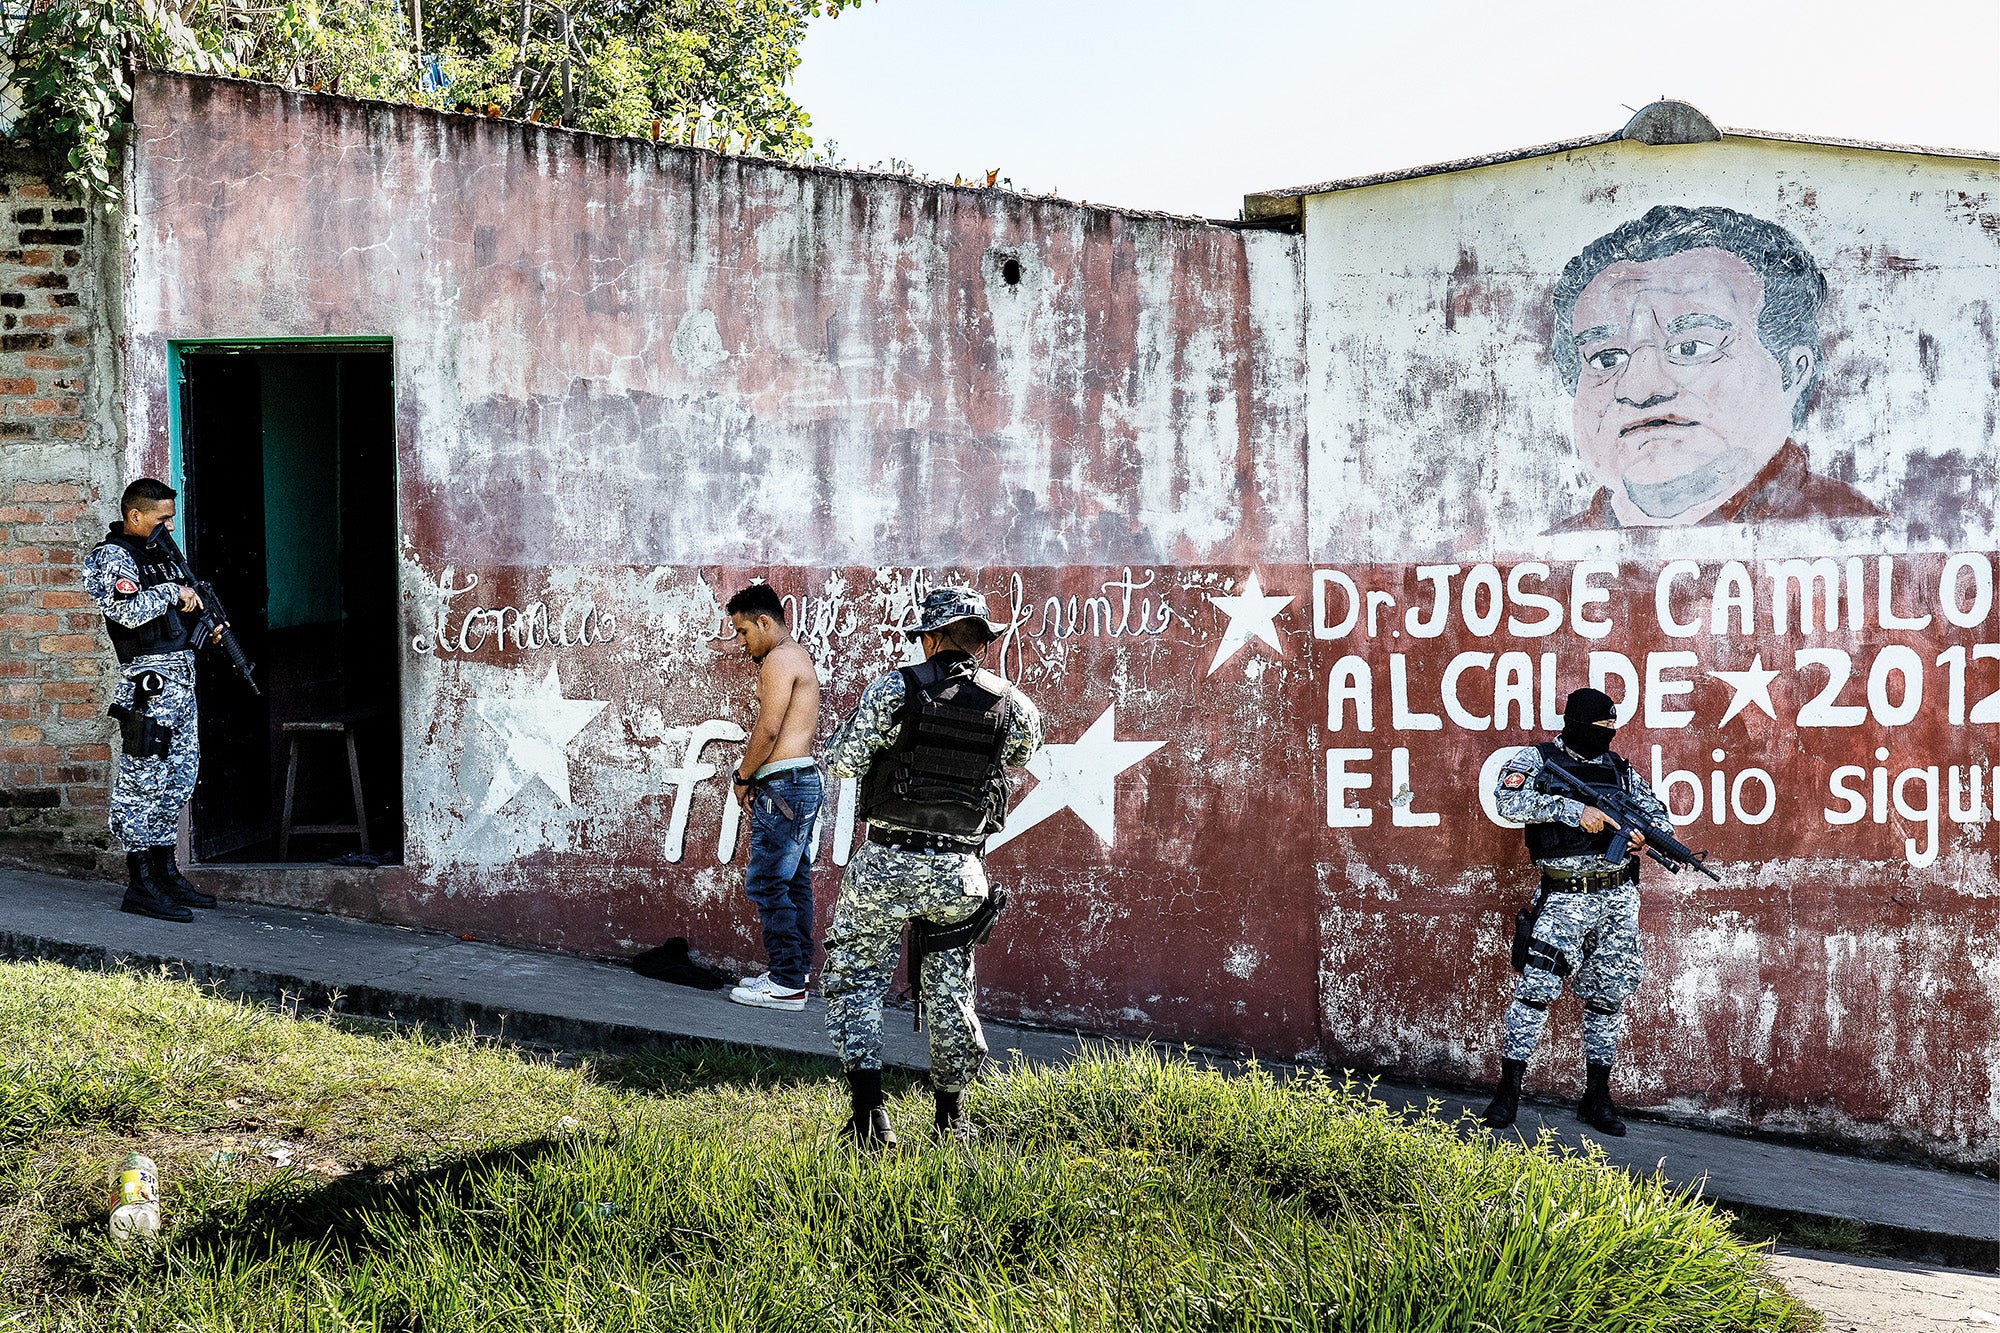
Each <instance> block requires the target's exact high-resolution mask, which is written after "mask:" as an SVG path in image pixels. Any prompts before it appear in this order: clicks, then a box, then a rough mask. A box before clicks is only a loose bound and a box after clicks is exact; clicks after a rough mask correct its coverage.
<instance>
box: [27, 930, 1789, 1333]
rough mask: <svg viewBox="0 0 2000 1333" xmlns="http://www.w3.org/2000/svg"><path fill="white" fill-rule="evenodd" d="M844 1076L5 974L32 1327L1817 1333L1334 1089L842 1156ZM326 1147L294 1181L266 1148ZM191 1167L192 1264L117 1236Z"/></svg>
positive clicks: (1697, 1265) (1659, 1243) (1749, 1276)
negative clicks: (156, 1172)
mask: <svg viewBox="0 0 2000 1333" xmlns="http://www.w3.org/2000/svg"><path fill="white" fill-rule="evenodd" d="M834 1074H835V1070H834V1068H833V1066H832V1065H831V1064H830V1063H826V1062H818V1061H812V1060H803V1059H793V1058H783V1057H775V1056H767V1055H763V1054H759V1053H755V1052H747V1051H743V1050H739V1049H735V1048H729V1047H722V1046H715V1045H695V1046H688V1047H685V1048H680V1049H675V1050H670V1051H659V1052H652V1053H648V1054H644V1055H639V1056H633V1057H629V1058H623V1059H611V1058H598V1059H590V1060H582V1061H578V1060H567V1059H561V1058H551V1057H549V1056H547V1055H540V1056H538V1055H535V1054H532V1053H527V1052H522V1051H519V1050H516V1049H512V1048H508V1047H505V1046H501V1045H498V1044H495V1043H492V1042H485V1041H481V1040H477V1039H473V1038H467V1037H456V1038H448V1039H441V1038H438V1037H436V1036H427V1035H425V1034H422V1033H413V1032H403V1031H383V1030H366V1029H360V1028H355V1027H351V1026H347V1025H343V1024H342V1023H340V1022H338V1021H335V1020H329V1019H326V1018H324V1017H312V1016H305V1017H299V1016H293V1015H287V1014H283V1013H280V1012H277V1011H274V1010H270V1009H266V1008H260V1007H255V1006H249V1005H243V1004H237V1003H233V1002H229V1001H226V1000H221V999H217V998H215V997H214V996H212V995H210V994H208V993H206V992H204V991H202V990H200V989H198V988H195V987H192V986H189V985H186V984H184V983H180V982H176V981H173V980H170V979H168V978H165V977H160V976H152V977H135V976H130V975H122V974H112V975H99V974H90V973H80V972H75V971H71V970H68V969H65V968H62V967H58V966H54V965H50V964H21V965H0V1330H9V1331H11V1330H13V1329H15V1328H21V1329H36V1330H41V1329H50V1330H54V1329H78V1330H82V1329H92V1330H95V1329H121V1330H144V1329H161V1330H167V1329H173V1330H216V1331H218V1333H219V1331H221V1330H229V1333H249V1331H250V1330H265V1329H269V1330H288V1331H289V1330H299V1329H327V1330H335V1329H339V1330H353V1329H368V1330H423V1331H424V1333H436V1331H439V1330H467V1331H468V1333H469V1331H471V1330H479V1331H480V1333H486V1331H487V1330H516V1329H519V1330H531V1329H532V1330H543V1329H547V1330H557V1329H563V1330H568V1329H607V1330H608V1329H703V1330H707V1329H715V1330H744V1331H745V1333H748V1331H750V1330H757V1331H759V1333H790V1331H792V1330H820V1329H828V1330H831V1329H867V1330H903V1329H907V1330H918V1329H923V1330H932V1329H1037V1330H1039V1329H1127V1328H1160V1329H1216V1330H1222V1329H1339V1330H1371V1331H1372V1330H1379V1331H1381V1333H1390V1331H1394V1333H1404V1331H1406V1330H1408V1331H1411V1333H1415V1331H1417V1330H1494V1331H1495V1333H1499V1331H1501V1330H1505V1331H1506V1333H1535V1331H1536V1330H1548V1331H1549V1333H1557V1331H1561V1333H1582V1331H1584V1330H1620V1331H1621V1333H1668V1331H1669V1330H1689V1331H1690V1333H1693V1331H1695V1330H1699V1331H1700V1333H1717V1331H1719V1330H1739V1329H1740V1330H1752V1329H1756V1330H1766V1329H1768V1330H1781V1329H1801V1328H1809V1327H1811V1326H1813V1324H1814V1322H1815V1320H1814V1316H1812V1315H1810V1314H1809V1313H1808V1312H1806V1311H1804V1310H1802V1309H1801V1308H1800V1307H1798V1306H1795V1305H1794V1304H1793V1303H1792V1302H1791V1301H1790V1299H1789V1298H1788V1297H1787V1296H1785V1294H1784V1293H1783V1291H1782V1289H1781V1288H1779V1286H1778V1285H1777V1284H1776V1282H1775V1280H1774V1279H1772V1278H1771V1277H1769V1276H1768V1275H1767V1273H1766V1272H1765V1269H1764V1266H1763V1263H1762V1260H1761V1258H1760V1257H1759V1255H1758V1254H1757V1252H1756V1251H1755V1250H1754V1249H1753V1248H1751V1247H1747V1246H1745V1245H1744V1244H1743V1243H1742V1242H1740V1241H1739V1240H1738V1239H1736V1238H1735V1237H1734V1236H1733V1235H1732V1234H1731V1232H1730V1229H1729V1222H1728V1218H1727V1216H1726V1215H1724V1214H1721V1213H1718V1212H1716V1211H1714V1210H1713V1209H1711V1208H1709V1207H1708V1206H1706V1205H1704V1204H1702V1203H1700V1202H1699V1201H1696V1200H1693V1199H1690V1198H1689V1197H1687V1196H1686V1195H1684V1194H1680V1193H1676V1192H1675V1191H1673V1190H1672V1189H1670V1188H1669V1187H1667V1186H1665V1185H1664V1184H1662V1183H1660V1182H1658V1181H1641V1180H1634V1179H1632V1178H1631V1177H1629V1176H1628V1175H1626V1174H1625V1173H1623V1172H1621V1171H1619V1170H1617V1169H1615V1168H1612V1167H1609V1166H1607V1165H1605V1164H1604V1163H1602V1162H1601V1161H1599V1160H1596V1159H1594V1158H1587V1157H1577V1156H1573V1155H1564V1154H1561V1153H1559V1152H1557V1151H1554V1150H1550V1149H1535V1150H1529V1149H1525V1148H1523V1147H1521V1146H1520V1145H1518V1144H1516V1145H1514V1146H1506V1145H1503V1144H1500V1143H1496V1142H1494V1141H1492V1140H1490V1139H1487V1138H1485V1137H1484V1136H1478V1135H1462V1134H1460V1133H1459V1132H1457V1131H1455V1130H1454V1128H1453V1127H1451V1126H1449V1125H1444V1124H1441V1123H1439V1122H1437V1121H1435V1120H1430V1119H1425V1118H1421V1117H1416V1118H1409V1117H1403V1116H1399V1115H1397V1114H1395V1113H1392V1112H1391V1111H1389V1110H1388V1109H1387V1108H1386V1107H1384V1106H1383V1105H1382V1104H1381V1103H1379V1102H1375V1101H1372V1100H1369V1099H1367V1098H1365V1097H1363V1096H1361V1095H1360V1093H1359V1092H1358V1091H1357V1090H1355V1089H1352V1088H1349V1087H1345V1086H1343V1085H1341V1084H1338V1083H1335V1082H1331V1081H1329V1080H1327V1079H1325V1078H1320V1077H1310V1078H1298V1079H1288V1080H1285V1081H1282V1082H1280V1081H1277V1080H1274V1079H1272V1078H1270V1077H1268V1076H1266V1075H1264V1074H1261V1073H1257V1072H1254V1071H1253V1072H1252V1073H1251V1074H1249V1075H1248V1076H1243V1077H1235V1078H1225V1077H1223V1076H1221V1075H1218V1074H1215V1073H1212V1072H1208V1071H1204V1070H1200V1069H1197V1068H1195V1067H1193V1066H1191V1065H1189V1064H1187V1063H1184V1062H1180V1061H1175V1060H1163V1059H1159V1058H1156V1057H1151V1056H1147V1055H1131V1056H1123V1057H1120V1056H1111V1055H1106V1056H1102V1057H1098V1058H1093V1059H1089V1060H1086V1061H1084V1062H1081V1063H1078V1064H1075V1065H1071V1066H1067V1067H1064V1068H1060V1069H1044V1070H1030V1069H1025V1068H1013V1069H1007V1070H1003V1071H1000V1072H999V1073H998V1074H997V1075H995V1076H992V1077H990V1078H989V1079H988V1080H987V1081H984V1082H982V1083H981V1084H980V1086H979V1087H978V1088H977V1089H975V1090H974V1092H973V1093H972V1095H971V1096H970V1097H969V1098H968V1106H969V1107H970V1109H971V1111H972V1113H973V1116H974V1119H975V1120H976V1121H977V1122H978V1123H979V1125H980V1128H981V1130H982V1138H981V1139H980V1141H979V1143H978V1145H977V1146H975V1147H972V1148H964V1147H958V1146H954V1147H951V1148H938V1147H931V1146H929V1145H928V1143H927V1142H924V1143H923V1146H920V1147H919V1146H913V1145H914V1143H915V1142H917V1141H920V1140H922V1138H923V1130H924V1129H925V1127H926V1126H927V1123H928V1113H929V1105H930V1099H929V1097H928V1096H927V1095H926V1094H925V1093H924V1091H923V1090H922V1088H921V1086H920V1085H916V1084H912V1083H910V1082H908V1081H901V1082H899V1083H898V1084H897V1085H896V1086H897V1095H896V1096H895V1097H894V1099H893V1100H892V1102H891V1108H890V1109H891V1115H892V1117H893V1118H894V1120H895V1121H896V1123H897V1125H898V1128H899V1130H900V1132H902V1133H903V1134H904V1136H905V1138H906V1141H907V1142H906V1147H905V1150H904V1151H903V1152H901V1153H898V1154H895V1155H892V1156H887V1157H882V1158H873V1159H870V1158H860V1157H857V1156H855V1155H854V1154H852V1153H851V1152H848V1151H845V1150H843V1149H842V1148H841V1147H840V1146H839V1145H838V1144H837V1143H836V1142H835V1141H834V1139H833V1137H832V1133H831V1131H832V1127H833V1126H835V1125H836V1124H837V1123H838V1122H839V1120H840V1119H841V1117H842V1115H843V1113H844V1109H845V1108H844V1096H843V1095H842V1093H841V1091H840V1089H839V1088H838V1087H837V1085H836V1082H835V1079H834ZM271 1139H280V1140H284V1141H286V1142H287V1143H288V1144H291V1145H293V1146H294V1148H295V1153H294V1156H293V1158H292V1164H291V1165H290V1166H279V1165H278V1164H276V1163H274V1162H273V1161H271V1160H270V1159H269V1158H268V1156H266V1155H265V1151H264V1150H263V1149H260V1148H259V1146H258V1145H259V1144H260V1143H262V1142H263V1141H265V1140H271ZM133 1148H138V1149H140V1150H143V1151H146V1152H148V1153H150V1154H151V1155H152V1156H153V1157H154V1158H156V1159H157V1160H158V1161H159V1163H160V1168H161V1176H162V1184H163V1188H164V1208H165V1213H166V1231H165V1234H164V1238H163V1241H162V1243H161V1244H159V1245H158V1246H155V1247H150V1248H140V1249H135V1250H129V1251H125V1250H119V1249H116V1248H114V1247H113V1246H112V1245H111V1244H110V1242H109V1241H108V1240H107V1239H106V1236H105V1211H106V1205H105V1197H106V1189H105V1185H104V1181H105V1173H106V1170H107V1168H108V1166H109V1165H110V1164H112V1163H113V1162H115V1161H117V1160H118V1159H119V1158H121V1157H122V1156H123V1154H124V1153H125V1152H127V1151H128V1150H131V1149H133Z"/></svg>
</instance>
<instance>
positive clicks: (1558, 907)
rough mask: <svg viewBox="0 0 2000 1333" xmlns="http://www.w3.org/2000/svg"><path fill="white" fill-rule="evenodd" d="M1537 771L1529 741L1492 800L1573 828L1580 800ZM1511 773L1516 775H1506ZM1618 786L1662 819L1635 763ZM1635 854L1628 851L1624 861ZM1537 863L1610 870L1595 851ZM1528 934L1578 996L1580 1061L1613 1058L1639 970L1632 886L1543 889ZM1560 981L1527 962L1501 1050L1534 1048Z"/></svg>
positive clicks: (1511, 813)
mask: <svg viewBox="0 0 2000 1333" xmlns="http://www.w3.org/2000/svg"><path fill="white" fill-rule="evenodd" d="M1541 771H1542V756H1541V752H1540V751H1538V750H1536V749H1535V748H1534V747H1533V746H1529V747H1527V748H1526V749H1524V750H1522V751H1521V752H1520V753H1519V754H1516V755H1515V756H1514V757H1513V758H1512V759H1510V760H1508V761H1507V764H1506V766H1505V767H1504V768H1502V769H1501V770H1500V777H1499V781H1498V783H1497V784H1496V785H1495V787H1494V792H1493V795H1494V804H1495V806H1496V807H1497V808H1498V809H1499V811H1500V813H1501V814H1502V815H1504V816H1505V817H1507V818H1508V819H1512V820H1514V821H1516V822H1517V823H1522V824H1546V823H1559V824H1568V825H1571V826H1572V827H1578V826H1579V824H1578V820H1579V819H1580V817H1581V815H1582V813H1583V808H1584V807H1583V803H1582V802H1580V801H1576V800H1572V799H1571V798H1569V797H1567V796H1551V795H1548V794H1547V793H1545V792H1542V791H1538V790H1537V789H1536V786H1535V778H1536V777H1537V776H1538V775H1539V774H1540V773H1541ZM1510 775H1520V776H1519V777H1516V778H1513V779H1512V780H1511V781H1510ZM1523 778H1525V781H1523V780H1522V779H1523ZM1625 790H1626V793H1627V794H1628V795H1630V796H1631V797H1632V799H1633V800H1634V801H1635V802H1636V803H1637V804H1638V805H1640V806H1641V807H1643V808H1644V809H1645V810H1646V812H1647V813H1648V814H1650V815H1651V816H1652V817H1653V818H1654V819H1656V820H1657V821H1659V822H1660V823H1661V824H1662V825H1665V824H1666V823H1667V808H1666V807H1665V806H1664V805H1662V804H1661V803H1660V800H1659V798H1658V797H1657V796H1655V795H1654V794H1653V789H1652V788H1651V787H1650V786H1648V785H1647V783H1646V780H1645V779H1644V778H1642V777H1640V776H1639V774H1638V772H1637V770H1627V776H1626V784H1625ZM1636 855H1637V853H1632V854H1630V856H1628V859H1627V863H1628V864H1630V861H1631V856H1636ZM1537 864H1538V865H1539V866H1540V867H1541V868H1543V869H1545V870H1556V871H1566V872H1569V873H1572V874H1574V873H1582V872H1591V871H1605V870H1611V869H1614V867H1612V866H1610V865H1609V864H1607V863H1606V862H1605V860H1604V858H1603V857H1601V856H1596V855H1582V856H1557V857H1551V858H1549V859H1548V860H1546V861H1542V862H1538V863H1537ZM1535 939H1536V941H1537V942H1539V943H1541V944H1543V945H1546V946H1547V951H1548V952H1549V953H1551V954H1555V955H1560V956H1561V957H1562V958H1563V959H1564V960H1565V961H1566V962H1567V963H1568V964H1569V966H1570V976H1571V978H1572V980H1571V989H1572V990H1574V991H1575V992H1576V996H1577V998H1578V999H1580V1000H1582V1001H1583V1052H1584V1060H1585V1063H1587V1064H1593V1065H1610V1064H1614V1063H1616V1060H1617V1054H1618V1019H1619V1015H1620V1013H1621V1011H1622V1010H1623V1009H1624V1006H1625V1000H1626V998H1627V997H1628V996H1630V995H1631V994H1632V992H1633V991H1635V990H1637V989H1638V988H1639V982H1640V980H1641V978H1643V977H1644V976H1645V970H1646V969H1645V963H1644V962H1643V961H1642V959H1641V958H1640V954H1639V887H1638V885H1637V884H1636V883H1630V884H1625V885H1621V886H1619V887H1618V888H1615V889H1610V890H1605V891H1601V892H1598V893H1550V894H1549V895H1548V896H1547V897H1546V898H1545V899H1544V900H1543V902H1542V910H1541V915H1540V916H1538V917H1537V918H1536V919H1535ZM1562 986H1563V980H1562V978H1561V977H1559V976H1557V975H1556V974H1555V973H1554V972H1552V971H1550V970H1548V969H1547V968H1545V967H1540V966H1537V965H1536V964H1535V963H1534V962H1533V961H1530V963H1529V964H1528V968H1527V970H1526V971H1524V972H1523V973H1522V974H1521V979H1520V981H1519V982H1518V983H1517V984H1516V985H1515V987H1514V1001H1513V1003H1511V1004H1509V1005H1508V1006H1507V1015H1506V1019H1505V1024H1504V1026H1505V1037H1504V1042H1503V1049H1502V1051H1501V1054H1502V1055H1504V1056H1505V1057H1506V1058H1507V1059H1509V1060H1523V1061H1525V1060H1526V1059H1527V1058H1528V1056H1529V1055H1530V1054H1532V1053H1533V1051H1534V1049H1535V1043H1536V1042H1538V1041H1539V1040H1540V1039H1541V1035H1542V1027H1543V1025H1544V1024H1546V1023H1547V1021H1548V1005H1549V1003H1550V1002H1551V1001H1553V1000H1554V999H1555V998H1556V997H1557V996H1558V995H1560V994H1562Z"/></svg>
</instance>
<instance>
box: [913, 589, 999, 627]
mask: <svg viewBox="0 0 2000 1333" xmlns="http://www.w3.org/2000/svg"><path fill="white" fill-rule="evenodd" d="M957 620H979V621H984V622H985V624H986V628H987V629H989V630H991V631H992V633H993V637H994V638H996V639H997V638H999V637H1000V636H1001V635H1002V634H1005V633H1006V632H1007V626H1006V625H1004V624H1002V623H1001V622H1000V621H997V620H994V619H991V618H990V617H989V616H987V614H986V598H985V597H984V596H983V595H982V594H980V593H976V592H974V591H973V590H972V589H970V588H933V589H931V590H930V593H929V594H928V595H926V596H925V598H924V600H923V604H922V605H921V606H919V607H918V608H917V623H916V624H914V625H912V626H910V627H909V628H908V629H905V630H904V631H903V633H905V634H907V635H909V636H910V637H911V638H913V639H914V638H915V637H917V635H919V634H931V633H934V632H936V631H937V630H941V629H943V628H944V627H945V626H946V625H949V624H951V623H952V622H953V621H957Z"/></svg>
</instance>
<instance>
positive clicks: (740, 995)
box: [729, 980, 806, 1010]
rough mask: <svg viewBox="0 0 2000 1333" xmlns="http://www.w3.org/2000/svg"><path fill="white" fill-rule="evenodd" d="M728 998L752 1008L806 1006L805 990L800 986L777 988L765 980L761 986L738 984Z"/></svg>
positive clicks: (796, 1007) (797, 1007)
mask: <svg viewBox="0 0 2000 1333" xmlns="http://www.w3.org/2000/svg"><path fill="white" fill-rule="evenodd" d="M729 998H730V999H731V1000H733V1001H734V1002H735V1003H737V1004H747V1005H749V1006H750V1007H751V1008H753V1009H791V1010H797V1009H803V1008H805V1007H806V992H805V988H804V987H803V986H802V987H800V988H799V989H798V990H779V989H778V987H777V986H776V985H775V984H774V983H772V982H770V981H768V980H767V981H765V983H764V984H763V985H762V986H738V987H737V988H736V989H735V990H733V991H731V992H729Z"/></svg>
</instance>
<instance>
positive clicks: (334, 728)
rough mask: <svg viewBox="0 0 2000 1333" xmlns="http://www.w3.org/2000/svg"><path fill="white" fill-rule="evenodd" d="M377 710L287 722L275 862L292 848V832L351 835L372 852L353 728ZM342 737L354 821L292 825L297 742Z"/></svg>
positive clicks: (365, 849) (297, 775)
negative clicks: (287, 746) (282, 810)
mask: <svg viewBox="0 0 2000 1333" xmlns="http://www.w3.org/2000/svg"><path fill="white" fill-rule="evenodd" d="M381 711H382V710H381V709H379V708H356V709H353V710H351V711H349V712H345V713H334V714H332V715H331V716H329V717H317V718H307V719H306V720H304V721H301V722H287V723H285V724H284V731H285V732H286V733H287V734H288V735H290V736H291V738H292V745H291V754H290V756H289V757H288V758H287V759H286V760H285V814H284V818H283V819H282V820H280V821H279V824H278V859H279V860H280V861H282V860H284V859H285V858H286V854H287V853H288V852H289V851H290V849H291V845H292V834H294V833H352V834H355V835H357V836H358V837H359V838H360V839H361V850H362V851H364V852H366V851H372V850H373V849H372V848H370V847H369V845H368V806H367V804H366V802H365V801H364V800H363V798H362V795H361V756H360V754H358V753H357V752H356V751H355V748H354V731H355V728H356V726H357V725H358V724H359V723H361V722H364V721H366V720H367V719H368V718H371V717H373V716H375V715H376V714H377V713H379V712H381ZM311 735H320V736H342V737H345V738H346V740H347V776H348V778H349V780H350V781H352V782H353V784H354V822H353V823H352V824H300V825H298V826H297V827H296V828H294V827H293V825H292V790H293V788H294V787H295V786H296V785H297V784H298V780H299V742H300V741H302V740H304V739H305V738H306V737H307V736H311Z"/></svg>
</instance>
